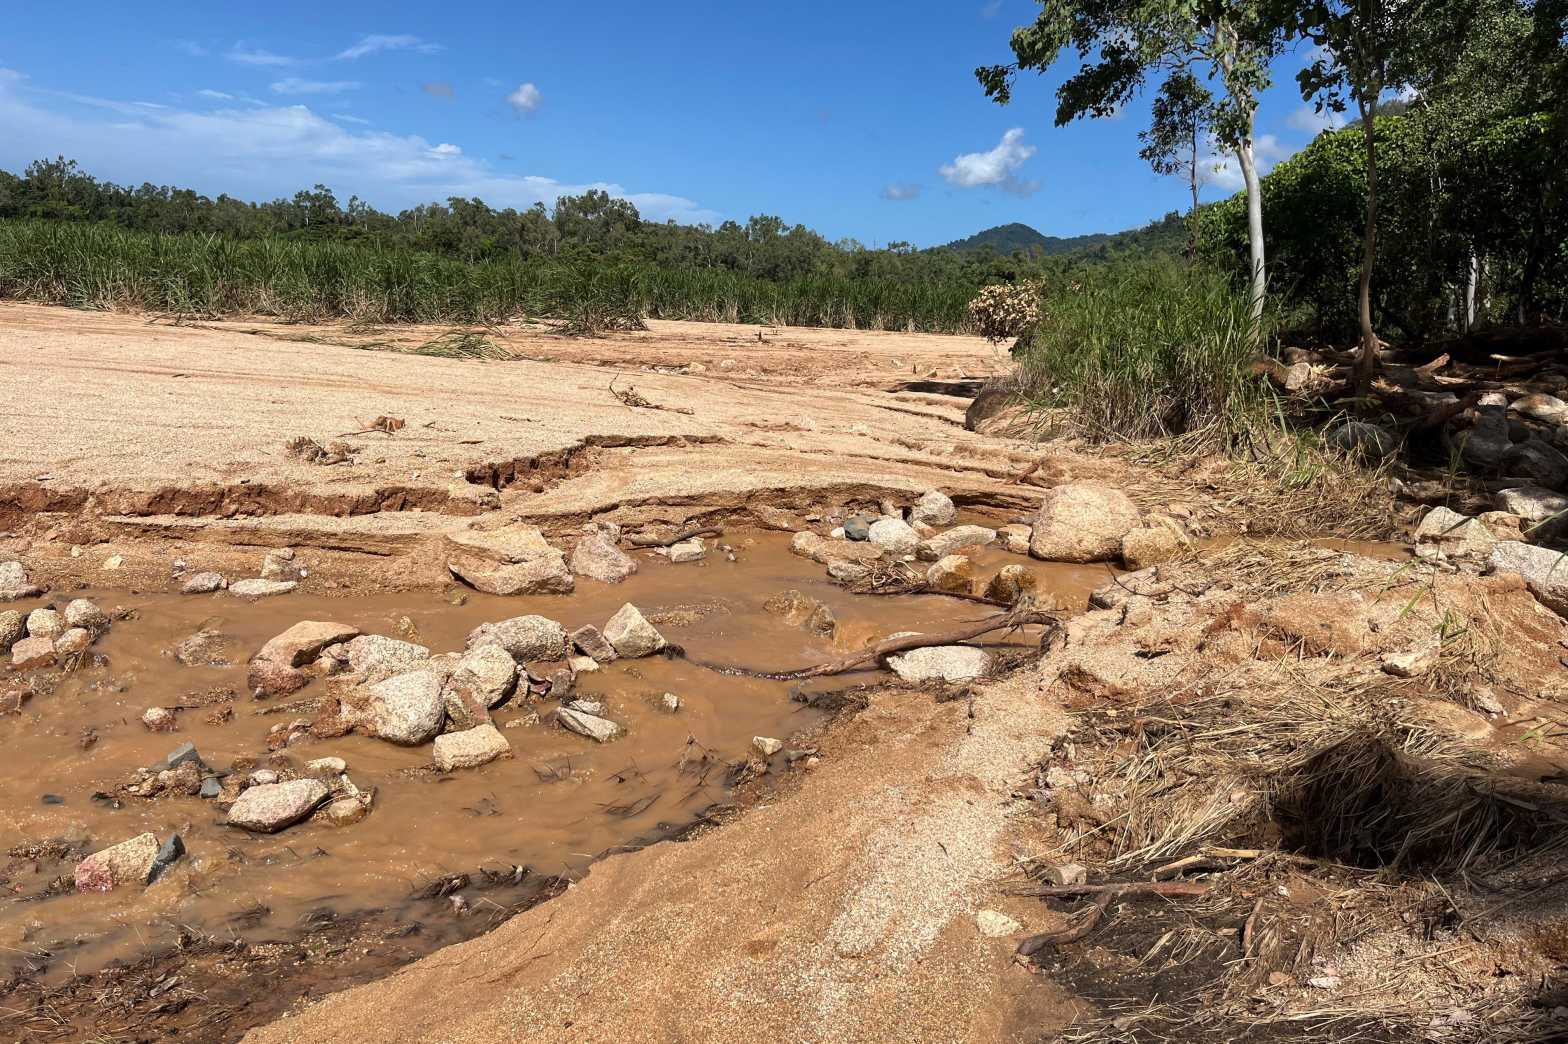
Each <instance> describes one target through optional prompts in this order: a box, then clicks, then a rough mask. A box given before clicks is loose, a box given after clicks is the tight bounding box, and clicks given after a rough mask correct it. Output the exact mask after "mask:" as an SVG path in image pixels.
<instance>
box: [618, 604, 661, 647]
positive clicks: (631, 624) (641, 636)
mask: <svg viewBox="0 0 1568 1044" xmlns="http://www.w3.org/2000/svg"><path fill="white" fill-rule="evenodd" d="M604 637H605V638H606V639H607V640H608V641H609V643H610V644H611V645H612V646H614V647H615V651H616V652H617V653H618V654H620V655H621V656H625V657H627V658H628V659H636V658H637V657H639V656H651V655H653V654H654V653H656V652H658V651H659V650H660V649H662V648H664V644H665V642H664V636H663V635H661V634H660V633H659V632H658V631H657V630H655V629H654V626H653V624H651V623H649V622H648V621H647V619H646V618H644V617H643V615H642V613H641V612H639V611H638V609H637V607H636V606H635V605H632V604H631V603H630V602H627V603H626V604H625V605H623V606H621V608H620V610H619V611H618V612H616V614H615V615H614V616H612V617H610V622H609V623H607V624H605V625H604Z"/></svg>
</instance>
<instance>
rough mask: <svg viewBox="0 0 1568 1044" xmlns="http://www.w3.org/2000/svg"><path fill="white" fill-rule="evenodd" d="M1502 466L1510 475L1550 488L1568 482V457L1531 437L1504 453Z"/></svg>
mask: <svg viewBox="0 0 1568 1044" xmlns="http://www.w3.org/2000/svg"><path fill="white" fill-rule="evenodd" d="M1502 468H1503V470H1504V471H1505V472H1507V473H1508V474H1509V475H1518V476H1520V477H1523V478H1527V479H1529V480H1530V481H1532V482H1534V483H1535V484H1536V485H1538V486H1546V487H1547V488H1549V489H1556V488H1559V487H1561V486H1562V485H1563V484H1564V483H1568V457H1565V456H1563V455H1562V453H1560V452H1558V451H1557V450H1555V449H1553V448H1552V447H1551V446H1549V445H1547V444H1546V443H1545V442H1542V441H1541V440H1540V439H1530V440H1529V441H1528V442H1522V443H1520V444H1519V445H1517V446H1514V447H1513V448H1512V449H1510V450H1509V451H1508V452H1507V453H1505V454H1504V455H1503V464H1502Z"/></svg>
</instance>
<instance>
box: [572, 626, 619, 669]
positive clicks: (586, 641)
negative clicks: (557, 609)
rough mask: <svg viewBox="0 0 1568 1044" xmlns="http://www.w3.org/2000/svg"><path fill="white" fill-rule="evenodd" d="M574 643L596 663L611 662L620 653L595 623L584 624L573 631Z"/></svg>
mask: <svg viewBox="0 0 1568 1044" xmlns="http://www.w3.org/2000/svg"><path fill="white" fill-rule="evenodd" d="M572 645H573V646H574V647H575V648H576V649H577V650H578V651H580V652H581V653H582V654H583V655H584V656H587V657H588V658H589V659H591V660H593V661H594V663H609V662H610V661H612V660H614V659H616V658H617V657H618V656H619V655H620V654H619V653H617V652H616V651H615V646H613V645H611V644H610V642H609V640H608V639H606V638H605V637H604V634H603V632H601V631H600V630H599V628H597V627H595V626H594V625H593V624H584V625H583V626H581V627H579V628H577V630H575V631H573V632H572Z"/></svg>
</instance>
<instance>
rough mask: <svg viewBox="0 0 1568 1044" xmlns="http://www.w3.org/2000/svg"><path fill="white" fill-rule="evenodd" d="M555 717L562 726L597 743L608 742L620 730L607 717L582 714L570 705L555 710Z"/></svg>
mask: <svg viewBox="0 0 1568 1044" xmlns="http://www.w3.org/2000/svg"><path fill="white" fill-rule="evenodd" d="M555 719H556V720H557V721H559V722H560V723H561V725H562V726H563V727H564V728H566V729H569V730H570V731H572V732H575V733H577V734H578V735H579V736H587V737H588V738H589V739H591V740H596V741H597V742H599V743H608V742H609V741H610V740H612V739H614V738H615V737H616V736H617V735H618V734H619V733H620V731H621V727H620V726H619V725H617V724H615V722H613V721H611V720H610V719H608V718H601V717H599V716H598V715H597V714H584V713H583V712H582V711H578V710H573V709H572V708H570V707H561V708H559V709H558V710H556V712H555Z"/></svg>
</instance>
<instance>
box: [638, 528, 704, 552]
mask: <svg viewBox="0 0 1568 1044" xmlns="http://www.w3.org/2000/svg"><path fill="white" fill-rule="evenodd" d="M723 535H724V530H722V529H720V528H719V527H718V526H693V527H691V528H690V529H683V530H681V531H680V532H679V533H676V534H675V535H674V536H672V537H653V536H629V537H626V538H625V540H626V542H627V543H628V544H630V545H631V546H632V547H669V546H671V545H672V544H678V543H680V542H681V541H682V540H690V539H691V538H692V537H700V536H711V537H716V536H723Z"/></svg>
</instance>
